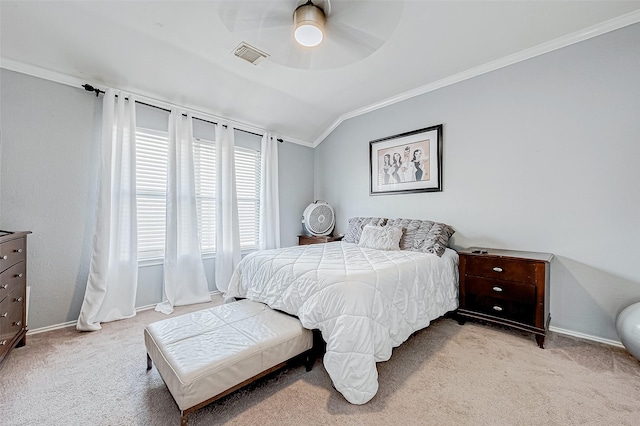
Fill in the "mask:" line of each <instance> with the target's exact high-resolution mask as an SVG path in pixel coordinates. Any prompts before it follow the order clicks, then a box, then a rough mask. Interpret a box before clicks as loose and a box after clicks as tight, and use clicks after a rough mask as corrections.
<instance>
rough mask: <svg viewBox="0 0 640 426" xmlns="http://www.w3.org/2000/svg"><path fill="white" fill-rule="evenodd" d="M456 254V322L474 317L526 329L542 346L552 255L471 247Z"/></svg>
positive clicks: (548, 316)
mask: <svg viewBox="0 0 640 426" xmlns="http://www.w3.org/2000/svg"><path fill="white" fill-rule="evenodd" d="M458 254H459V256H460V306H459V308H458V311H457V314H458V318H459V320H460V322H461V323H464V320H465V319H467V318H475V319H481V320H485V321H490V322H493V323H497V324H502V325H506V326H510V327H514V328H517V329H520V330H524V331H529V332H531V333H534V334H535V336H536V341H537V342H538V346H540V347H541V348H544V338H545V336H546V334H547V329H548V327H549V321H550V319H551V316H550V315H549V266H550V262H551V259H552V258H553V255H552V254H549V253H535V252H524V251H510V250H498V249H480V248H475V247H474V248H470V249H466V250H460V251H458Z"/></svg>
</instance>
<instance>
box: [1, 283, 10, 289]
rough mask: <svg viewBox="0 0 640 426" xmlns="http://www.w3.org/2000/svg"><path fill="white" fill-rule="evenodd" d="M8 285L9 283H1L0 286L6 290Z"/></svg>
mask: <svg viewBox="0 0 640 426" xmlns="http://www.w3.org/2000/svg"><path fill="white" fill-rule="evenodd" d="M8 287H9V284H3V285H2V286H1V287H0V288H1V289H3V290H6V289H7V288H8Z"/></svg>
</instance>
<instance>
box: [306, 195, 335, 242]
mask: <svg viewBox="0 0 640 426" xmlns="http://www.w3.org/2000/svg"><path fill="white" fill-rule="evenodd" d="M335 223H336V220H335V215H334V214H333V209H332V208H331V206H330V205H329V204H327V203H326V202H325V201H321V200H317V201H315V202H313V203H311V204H309V205H308V206H307V208H306V209H304V213H303V214H302V225H303V227H304V229H305V231H306V232H308V233H309V234H311V235H315V236H319V235H329V234H330V233H331V231H333V226H334V225H335Z"/></svg>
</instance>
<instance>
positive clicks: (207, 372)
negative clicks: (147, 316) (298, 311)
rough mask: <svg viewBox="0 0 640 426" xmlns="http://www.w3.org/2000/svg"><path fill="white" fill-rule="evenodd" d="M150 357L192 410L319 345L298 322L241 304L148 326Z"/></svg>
mask: <svg viewBox="0 0 640 426" xmlns="http://www.w3.org/2000/svg"><path fill="white" fill-rule="evenodd" d="M144 339H145V345H146V347H147V353H148V355H149V357H150V358H151V360H152V361H153V362H154V363H155V365H156V368H157V369H158V371H159V372H160V375H161V376H162V379H163V380H164V382H165V383H166V385H167V387H168V388H169V391H170V392H171V395H173V398H174V399H175V401H176V403H177V404H178V407H179V408H180V409H181V410H186V409H188V408H191V407H193V406H195V405H197V404H200V403H202V402H204V401H207V400H208V399H211V398H213V397H214V396H216V395H218V394H220V393H222V392H224V391H226V390H228V389H230V388H232V387H234V386H236V385H238V384H239V383H242V382H244V381H245V380H248V379H250V378H252V377H253V376H255V375H257V374H259V373H261V372H263V371H265V370H268V369H269V368H271V367H274V366H276V365H278V364H280V363H282V362H284V361H286V360H288V359H290V358H293V357H294V356H296V355H298V354H301V353H302V352H304V351H306V350H309V349H311V347H312V346H313V335H312V332H311V331H310V330H307V329H305V328H303V327H302V325H301V324H300V321H299V320H298V319H297V318H294V317H292V316H289V315H286V314H283V313H281V312H277V311H274V310H273V309H271V308H269V307H268V306H266V305H264V304H262V303H257V302H252V301H250V300H241V301H238V302H233V303H228V304H224V305H220V306H216V307H214V308H210V309H204V310H201V311H197V312H193V313H190V314H186V315H181V316H178V317H175V318H170V319H166V320H163V321H158V322H155V323H153V324H150V325H148V326H147V327H146V328H145V330H144Z"/></svg>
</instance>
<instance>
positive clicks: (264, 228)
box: [259, 133, 280, 250]
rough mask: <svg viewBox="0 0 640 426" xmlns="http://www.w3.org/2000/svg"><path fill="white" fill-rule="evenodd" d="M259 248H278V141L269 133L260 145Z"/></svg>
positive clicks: (263, 137)
mask: <svg viewBox="0 0 640 426" xmlns="http://www.w3.org/2000/svg"><path fill="white" fill-rule="evenodd" d="M260 153H261V160H260V161H261V169H260V171H261V173H262V176H261V177H260V235H259V246H260V250H265V249H274V248H280V196H279V193H278V141H277V139H276V137H275V136H274V135H272V134H271V133H265V134H264V136H262V143H261V146H260Z"/></svg>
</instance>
